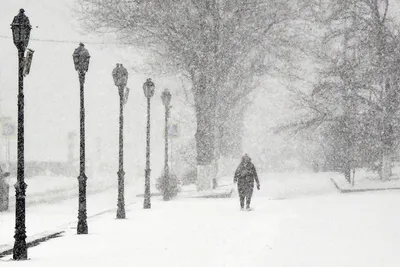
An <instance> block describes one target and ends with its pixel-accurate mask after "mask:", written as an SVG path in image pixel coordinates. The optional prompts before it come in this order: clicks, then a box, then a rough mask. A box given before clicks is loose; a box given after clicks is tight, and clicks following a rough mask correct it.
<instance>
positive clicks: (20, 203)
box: [11, 9, 32, 260]
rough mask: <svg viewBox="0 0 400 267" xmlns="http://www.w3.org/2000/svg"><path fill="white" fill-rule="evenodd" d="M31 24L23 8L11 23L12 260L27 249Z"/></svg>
mask: <svg viewBox="0 0 400 267" xmlns="http://www.w3.org/2000/svg"><path fill="white" fill-rule="evenodd" d="M31 29H32V26H31V24H30V23H29V18H28V17H27V16H26V15H25V10H24V9H20V10H19V14H18V15H17V16H15V17H14V19H13V21H12V23H11V30H12V34H13V41H14V44H15V46H16V47H17V49H18V150H17V154H18V155H17V158H18V160H17V183H16V184H15V185H14V187H15V198H16V201H15V202H16V203H15V235H14V239H15V243H14V249H13V259H14V260H26V259H27V258H28V250H27V247H26V230H25V229H26V228H25V192H26V187H27V185H26V183H25V179H24V160H25V159H24V76H23V73H24V53H25V50H26V48H27V46H28V43H29V36H30V33H31Z"/></svg>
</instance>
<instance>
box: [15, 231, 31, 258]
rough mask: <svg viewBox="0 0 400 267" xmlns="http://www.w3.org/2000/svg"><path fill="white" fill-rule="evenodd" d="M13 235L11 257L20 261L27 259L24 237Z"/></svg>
mask: <svg viewBox="0 0 400 267" xmlns="http://www.w3.org/2000/svg"><path fill="white" fill-rule="evenodd" d="M14 237H15V243H14V249H13V259H14V260H17V261H20V260H27V259H28V249H27V247H26V241H25V238H26V236H25V237H23V236H21V237H19V236H18V237H17V236H14Z"/></svg>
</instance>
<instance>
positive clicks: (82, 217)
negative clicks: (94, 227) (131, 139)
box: [77, 72, 88, 234]
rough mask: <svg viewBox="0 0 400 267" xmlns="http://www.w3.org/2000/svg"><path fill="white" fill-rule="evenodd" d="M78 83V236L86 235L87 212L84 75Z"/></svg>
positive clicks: (82, 74)
mask: <svg viewBox="0 0 400 267" xmlns="http://www.w3.org/2000/svg"><path fill="white" fill-rule="evenodd" d="M79 83H80V153H79V176H78V181H79V208H78V210H79V212H78V226H77V233H78V234H87V233H88V225H87V215H86V213H87V211H86V182H87V176H86V173H85V170H86V167H85V159H86V156H85V93H84V84H85V73H84V72H79Z"/></svg>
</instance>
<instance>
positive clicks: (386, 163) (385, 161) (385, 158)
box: [382, 149, 391, 181]
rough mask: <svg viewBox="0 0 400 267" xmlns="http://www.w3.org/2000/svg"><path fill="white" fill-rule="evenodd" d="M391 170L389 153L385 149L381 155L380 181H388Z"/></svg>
mask: <svg viewBox="0 0 400 267" xmlns="http://www.w3.org/2000/svg"><path fill="white" fill-rule="evenodd" d="M390 172H391V159H390V153H388V150H386V149H385V151H384V152H383V155H382V181H388V180H389V177H390Z"/></svg>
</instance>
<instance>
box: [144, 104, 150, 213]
mask: <svg viewBox="0 0 400 267" xmlns="http://www.w3.org/2000/svg"><path fill="white" fill-rule="evenodd" d="M150 171H151V170H150V97H147V126H146V170H145V181H144V203H143V208H144V209H151V201H150Z"/></svg>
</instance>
